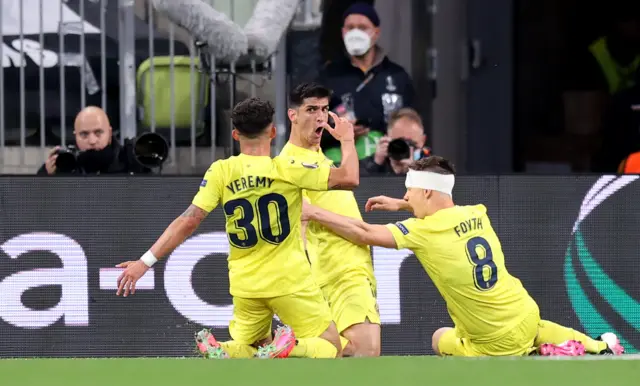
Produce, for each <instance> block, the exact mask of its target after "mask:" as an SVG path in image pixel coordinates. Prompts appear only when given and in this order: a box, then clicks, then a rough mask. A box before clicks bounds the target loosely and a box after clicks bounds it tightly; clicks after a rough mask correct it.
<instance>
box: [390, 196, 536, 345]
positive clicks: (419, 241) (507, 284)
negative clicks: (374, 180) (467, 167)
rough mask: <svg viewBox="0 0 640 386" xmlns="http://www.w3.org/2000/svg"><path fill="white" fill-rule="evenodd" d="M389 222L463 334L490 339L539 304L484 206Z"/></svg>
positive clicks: (400, 244)
mask: <svg viewBox="0 0 640 386" xmlns="http://www.w3.org/2000/svg"><path fill="white" fill-rule="evenodd" d="M387 227H388V228H389V229H390V230H391V233H392V234H393V237H394V239H395V241H396V243H397V246H398V249H404V248H407V249H410V250H412V251H413V252H414V253H415V255H416V257H417V258H418V260H420V263H421V264H422V266H423V267H424V269H425V270H426V272H427V274H428V275H429V277H430V278H431V280H432V281H433V283H434V284H435V286H436V287H437V288H438V291H439V292H440V294H441V295H442V297H443V298H444V300H445V302H446V304H447V309H448V311H449V315H450V316H451V319H452V320H453V322H454V323H455V326H456V329H458V331H459V333H458V334H459V336H460V337H467V338H470V339H473V340H475V341H476V342H490V341H492V340H494V339H496V338H499V337H500V336H502V335H503V334H504V333H505V332H506V331H508V330H509V329H511V328H513V327H515V326H517V325H518V324H519V323H520V322H521V321H522V320H523V319H524V318H525V317H526V316H527V315H529V314H530V313H531V312H533V311H535V310H536V309H537V307H538V306H537V304H536V303H535V301H534V300H533V299H532V298H531V296H530V295H529V293H528V292H527V290H525V289H524V287H523V286H522V283H521V282H520V280H518V279H517V278H515V277H513V276H511V275H510V274H509V272H508V271H507V268H506V267H505V262H504V254H503V253H502V246H501V245H500V241H499V240H498V237H497V235H496V234H495V232H494V230H493V228H492V227H491V223H490V221H489V218H488V217H487V208H486V207H485V206H484V205H475V206H455V207H452V208H448V209H443V210H440V211H438V212H436V213H435V214H434V215H432V216H428V217H425V218H424V219H419V218H411V219H408V220H405V221H402V222H398V223H395V224H388V225H387Z"/></svg>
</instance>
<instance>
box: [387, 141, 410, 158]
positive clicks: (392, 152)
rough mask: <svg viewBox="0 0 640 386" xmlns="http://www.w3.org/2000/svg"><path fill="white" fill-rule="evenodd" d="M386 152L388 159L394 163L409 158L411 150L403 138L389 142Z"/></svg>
mask: <svg viewBox="0 0 640 386" xmlns="http://www.w3.org/2000/svg"><path fill="white" fill-rule="evenodd" d="M387 152H388V153H389V158H391V159H392V160H395V161H400V160H403V159H407V158H409V157H411V148H410V147H409V143H408V142H407V141H406V140H405V139H403V138H396V139H394V140H393V141H391V142H389V147H388V149H387Z"/></svg>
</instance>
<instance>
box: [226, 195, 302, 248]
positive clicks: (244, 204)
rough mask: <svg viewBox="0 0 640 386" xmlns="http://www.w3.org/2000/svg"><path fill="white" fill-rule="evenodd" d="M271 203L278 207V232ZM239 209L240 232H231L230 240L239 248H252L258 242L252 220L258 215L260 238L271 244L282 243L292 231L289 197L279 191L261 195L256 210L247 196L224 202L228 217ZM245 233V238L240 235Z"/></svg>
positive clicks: (237, 224) (238, 226)
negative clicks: (278, 192) (270, 207)
mask: <svg viewBox="0 0 640 386" xmlns="http://www.w3.org/2000/svg"><path fill="white" fill-rule="evenodd" d="M269 205H274V206H275V208H276V211H275V212H276V216H277V218H276V219H275V220H276V221H275V223H276V224H273V225H276V228H277V229H278V230H279V232H277V234H274V233H276V232H274V231H273V228H272V227H271V225H272V224H271V220H272V219H271V214H270V213H269ZM237 210H240V213H241V217H240V218H238V219H237V220H236V227H237V228H238V230H240V232H239V233H229V241H230V242H231V244H233V245H234V246H235V247H238V248H252V247H255V246H256V244H258V231H257V230H256V227H254V226H253V224H252V222H253V220H254V219H255V217H256V214H257V215H258V224H259V225H258V227H259V228H260V229H259V231H260V238H261V239H262V240H264V241H266V242H268V243H271V244H280V243H281V242H283V241H284V239H286V238H287V236H289V233H291V224H289V205H288V204H287V199H286V198H284V196H283V195H281V194H277V193H269V194H265V195H264V196H261V197H260V198H258V200H257V201H256V208H255V210H254V207H253V205H251V202H249V200H247V199H245V198H238V199H236V200H231V201H228V202H227V203H226V204H224V213H225V214H226V215H227V217H231V216H233V215H234V214H235V213H236V211H237ZM242 233H244V238H240V237H239V235H240V234H242Z"/></svg>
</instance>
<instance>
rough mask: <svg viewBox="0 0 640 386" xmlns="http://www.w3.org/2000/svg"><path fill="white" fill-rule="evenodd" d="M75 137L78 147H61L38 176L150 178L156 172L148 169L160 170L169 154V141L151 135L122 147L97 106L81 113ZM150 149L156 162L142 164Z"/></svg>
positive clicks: (75, 129) (75, 124) (126, 143)
mask: <svg viewBox="0 0 640 386" xmlns="http://www.w3.org/2000/svg"><path fill="white" fill-rule="evenodd" d="M73 133H74V135H75V140H76V146H69V147H68V148H64V147H60V146H57V147H55V148H54V149H53V150H51V152H50V153H49V156H48V158H47V160H46V162H45V163H44V165H42V167H41V168H40V169H39V170H38V173H37V174H38V175H61V174H67V175H68V174H76V175H89V174H94V175H98V174H118V173H126V174H133V173H140V174H146V173H151V171H152V169H150V168H149V167H148V166H151V167H154V166H160V165H161V164H162V162H164V159H165V158H166V155H167V153H168V145H167V144H166V141H164V139H162V137H160V136H158V135H156V134H151V133H149V134H145V135H143V136H140V137H138V138H136V139H135V140H133V141H132V140H130V139H126V140H125V144H124V146H123V145H121V144H120V142H118V140H117V139H116V138H115V137H114V136H113V130H112V128H111V124H110V123H109V118H108V117H107V114H106V113H105V112H104V110H102V109H101V108H99V107H95V106H89V107H86V108H84V109H83V110H82V111H80V113H78V115H77V116H76V119H75V123H74V130H73ZM142 138H144V140H142V141H141V139H142ZM150 146H151V147H153V149H152V150H153V151H154V153H153V154H152V162H151V163H147V162H140V160H141V157H140V154H141V151H142V152H143V153H145V154H146V153H148V150H149V149H150ZM155 152H157V153H159V154H160V155H158V154H155ZM143 161H144V160H143ZM154 162H155V164H157V165H154V164H153V163H154Z"/></svg>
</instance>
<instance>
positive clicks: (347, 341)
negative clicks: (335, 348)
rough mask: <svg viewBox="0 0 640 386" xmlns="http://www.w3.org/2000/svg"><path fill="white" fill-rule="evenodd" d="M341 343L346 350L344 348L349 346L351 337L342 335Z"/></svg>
mask: <svg viewBox="0 0 640 386" xmlns="http://www.w3.org/2000/svg"><path fill="white" fill-rule="evenodd" d="M340 344H341V345H342V349H343V350H344V348H345V347H347V345H348V344H349V339H347V338H345V337H344V336H342V335H340Z"/></svg>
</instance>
